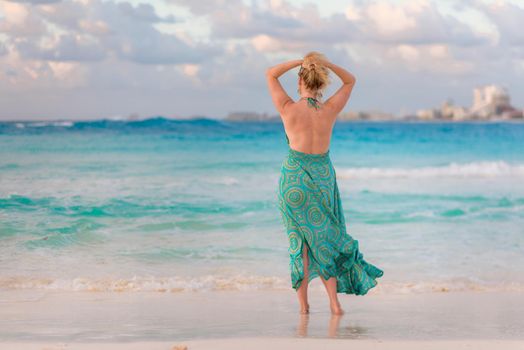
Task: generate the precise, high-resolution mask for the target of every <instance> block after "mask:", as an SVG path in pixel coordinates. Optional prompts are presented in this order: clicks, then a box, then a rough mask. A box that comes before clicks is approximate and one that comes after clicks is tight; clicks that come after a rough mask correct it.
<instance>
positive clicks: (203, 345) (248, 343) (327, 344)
mask: <svg viewBox="0 0 524 350" xmlns="http://www.w3.org/2000/svg"><path fill="white" fill-rule="evenodd" d="M185 347H187V350H247V349H250V350H267V349H271V350H277V349H285V350H319V349H322V350H347V349H352V350H382V349H384V350H386V349H387V350H447V349H449V350H462V349H464V350H465V349H467V350H472V349H474V350H493V349H501V350H523V349H524V341H516V340H515V341H511V340H433V341H424V340H414V341H406V340H387V341H381V340H347V339H300V338H253V337H252V338H235V339H207V340H192V341H185V342H136V343H0V348H1V349H6V350H7V349H10V350H88V349H89V350H91V349H96V350H120V349H122V350H124V349H125V350H178V349H180V350H182V349H185Z"/></svg>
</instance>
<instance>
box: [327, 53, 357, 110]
mask: <svg viewBox="0 0 524 350" xmlns="http://www.w3.org/2000/svg"><path fill="white" fill-rule="evenodd" d="M322 63H324V65H325V66H326V67H328V68H329V69H331V70H332V71H333V72H335V74H336V75H338V76H339V78H340V79H341V80H342V82H343V84H342V86H341V87H340V88H339V89H338V90H337V91H336V92H335V93H334V94H333V96H331V97H330V98H328V99H327V100H326V102H324V106H326V107H328V108H331V109H332V110H333V111H334V115H335V116H337V115H338V114H339V113H340V112H341V111H342V109H344V107H345V106H346V103H347V102H348V100H349V97H350V96H351V92H352V91H353V87H354V86H355V82H356V81H357V79H356V78H355V76H354V75H353V74H351V73H350V72H348V71H347V70H345V69H344V68H342V67H340V66H337V65H336V64H334V63H332V62H329V61H325V60H322Z"/></svg>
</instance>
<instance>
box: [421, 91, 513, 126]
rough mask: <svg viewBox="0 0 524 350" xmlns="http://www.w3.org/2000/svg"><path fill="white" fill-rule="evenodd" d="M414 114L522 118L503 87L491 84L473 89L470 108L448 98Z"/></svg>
mask: <svg viewBox="0 0 524 350" xmlns="http://www.w3.org/2000/svg"><path fill="white" fill-rule="evenodd" d="M416 116H417V119H421V120H434V119H443V120H467V119H479V120H484V119H518V118H521V119H522V118H523V111H522V110H518V109H515V108H514V107H512V106H511V104H510V96H509V93H508V91H507V90H506V89H505V88H503V87H501V86H498V85H494V84H491V85H485V86H480V87H477V88H475V89H474V90H473V105H472V106H471V107H470V108H466V107H462V106H456V105H455V104H454V103H453V101H452V100H451V99H448V100H447V101H445V102H444V103H443V104H442V105H441V107H440V108H432V109H421V110H419V111H417V113H416Z"/></svg>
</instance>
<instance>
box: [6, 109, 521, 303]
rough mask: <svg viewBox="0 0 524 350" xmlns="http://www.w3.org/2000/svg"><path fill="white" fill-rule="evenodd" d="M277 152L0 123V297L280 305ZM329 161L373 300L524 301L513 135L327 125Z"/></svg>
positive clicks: (149, 131) (414, 126)
mask: <svg viewBox="0 0 524 350" xmlns="http://www.w3.org/2000/svg"><path fill="white" fill-rule="evenodd" d="M286 152H287V144H286V138H285V135H284V130H283V127H282V124H281V123H260V122H246V123H241V122H225V121H215V120H209V119H196V120H193V121H174V120H167V119H163V118H153V119H149V120H145V121H135V122H125V121H110V120H104V121H96V122H18V123H0V266H1V267H0V288H2V289H19V288H23V289H60V290H126V291H144V290H145V291H162V292H165V291H171V292H179V291H200V290H221V289H242V290H244V289H289V290H291V285H290V277H289V268H288V262H289V258H288V255H287V254H288V253H287V248H288V247H287V244H288V243H287V237H286V234H285V231H284V227H283V225H282V223H281V221H280V220H281V219H280V216H279V213H278V210H277V207H276V191H277V186H278V176H279V171H280V166H281V163H282V160H283V159H284V157H285V155H286ZM330 154H331V158H332V161H333V164H334V166H335V169H336V171H337V179H338V181H339V189H340V192H341V196H342V203H343V207H344V210H345V214H346V221H347V224H348V232H349V233H350V234H351V235H352V236H353V237H354V238H356V239H358V240H359V242H360V247H361V250H362V252H363V254H364V257H365V258H366V259H367V260H369V261H370V262H372V263H373V264H376V265H377V266H379V267H380V268H382V269H383V270H384V272H385V274H384V277H383V278H382V279H381V281H380V282H379V285H378V286H377V287H376V289H375V290H374V291H373V293H389V292H401V293H416V292H426V291H442V290H449V291H454V290H464V289H472V290H485V289H504V290H506V289H518V290H524V274H523V269H524V254H523V253H524V181H523V180H524V124H520V123H509V122H508V123H408V122H351V123H342V122H339V123H337V125H336V126H335V131H334V134H333V140H332V144H331V149H330ZM317 282H318V281H317ZM316 287H318V288H323V286H321V285H320V282H318V284H317V285H316Z"/></svg>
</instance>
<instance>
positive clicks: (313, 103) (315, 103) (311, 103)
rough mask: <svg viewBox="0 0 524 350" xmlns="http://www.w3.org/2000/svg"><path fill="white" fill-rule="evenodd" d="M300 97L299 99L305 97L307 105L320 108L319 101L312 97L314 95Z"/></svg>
mask: <svg viewBox="0 0 524 350" xmlns="http://www.w3.org/2000/svg"><path fill="white" fill-rule="evenodd" d="M300 99H301V100H304V99H307V104H308V106H311V107H314V108H316V109H320V105H319V103H320V101H319V100H317V99H316V98H314V97H301V98H300Z"/></svg>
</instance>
